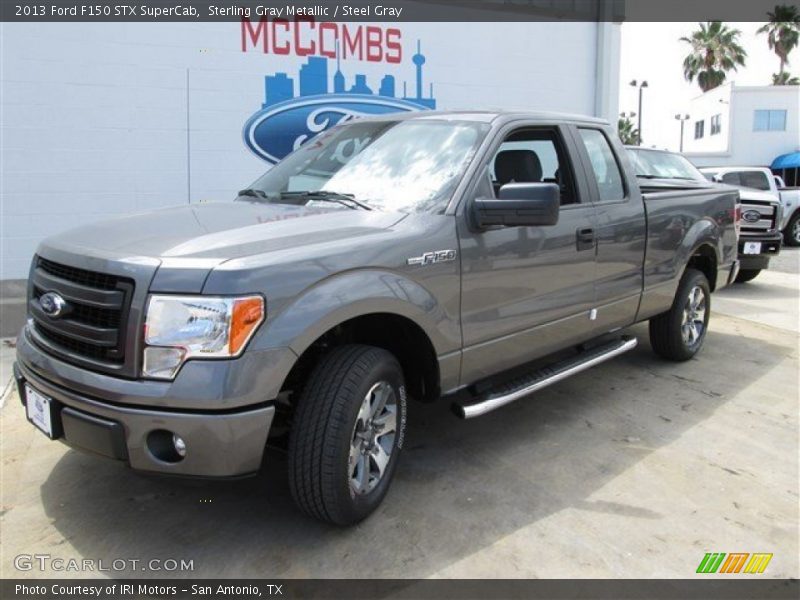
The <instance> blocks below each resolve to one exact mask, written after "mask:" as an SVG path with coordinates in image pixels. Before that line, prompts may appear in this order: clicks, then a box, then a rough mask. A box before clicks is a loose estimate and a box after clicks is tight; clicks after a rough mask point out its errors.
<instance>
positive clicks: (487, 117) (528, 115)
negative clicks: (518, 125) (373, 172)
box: [359, 110, 608, 125]
mask: <svg viewBox="0 0 800 600" xmlns="http://www.w3.org/2000/svg"><path fill="white" fill-rule="evenodd" d="M412 119H413V120H448V121H474V122H478V123H495V122H503V123H504V122H508V121H518V120H526V121H542V122H553V121H561V122H569V123H592V124H599V125H608V121H605V120H603V119H598V118H597V117H588V116H585V115H576V114H569V113H559V112H533V111H532V112H527V111H490V110H463V111H460V110H447V111H445V110H423V111H413V112H403V113H390V114H386V115H377V116H370V117H363V118H360V119H359V120H360V121H361V120H363V121H409V120H412Z"/></svg>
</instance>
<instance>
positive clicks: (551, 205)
mask: <svg viewBox="0 0 800 600" xmlns="http://www.w3.org/2000/svg"><path fill="white" fill-rule="evenodd" d="M498 195H499V198H498V199H497V200H495V199H491V200H487V199H478V200H475V202H474V203H473V214H474V217H475V223H476V225H477V226H478V227H480V228H484V227H491V226H493V225H501V226H504V227H535V226H546V225H555V224H556V223H558V210H559V203H560V201H561V198H560V195H561V194H560V191H559V188H558V185H556V184H555V183H507V184H506V185H504V186H503V187H501V188H500V193H499V194H498Z"/></svg>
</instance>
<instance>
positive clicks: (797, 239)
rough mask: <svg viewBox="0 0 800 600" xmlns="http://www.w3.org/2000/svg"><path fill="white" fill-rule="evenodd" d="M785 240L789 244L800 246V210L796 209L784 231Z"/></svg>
mask: <svg viewBox="0 0 800 600" xmlns="http://www.w3.org/2000/svg"><path fill="white" fill-rule="evenodd" d="M783 241H784V242H786V245H787V246H800V210H798V211H796V212H795V213H794V215H792V218H791V219H789V224H788V225H786V229H784V231H783Z"/></svg>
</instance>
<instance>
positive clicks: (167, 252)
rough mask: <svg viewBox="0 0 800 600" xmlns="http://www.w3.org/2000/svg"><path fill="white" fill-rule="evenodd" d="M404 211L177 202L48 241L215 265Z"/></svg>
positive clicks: (354, 230)
mask: <svg viewBox="0 0 800 600" xmlns="http://www.w3.org/2000/svg"><path fill="white" fill-rule="evenodd" d="M404 216H405V215H403V214H400V213H386V212H380V211H376V210H374V211H366V210H353V209H350V208H344V207H342V208H337V207H335V205H331V206H330V207H328V206H325V207H316V206H315V207H307V206H295V205H289V204H268V203H262V202H246V201H236V202H220V203H208V204H192V205H186V206H177V207H172V208H166V209H163V210H157V211H152V212H148V213H142V214H136V215H130V216H126V217H119V218H114V219H110V220H107V221H100V222H98V223H94V224H92V225H87V226H83V227H79V228H77V229H71V230H69V231H67V232H65V233H63V234H60V235H57V236H55V237H52V238H49V239H48V240H47V241H46V245H47V246H49V247H51V248H55V249H59V250H65V251H69V252H77V253H81V254H88V255H92V254H100V255H103V256H104V257H106V258H108V257H113V256H119V257H120V258H122V257H124V258H130V257H147V258H156V259H162V262H163V261H166V262H171V263H175V262H180V259H205V260H203V261H202V262H203V263H205V264H207V265H209V264H213V263H217V264H219V263H221V262H224V261H226V260H230V259H233V258H239V257H242V256H252V255H254V254H260V253H264V252H269V251H270V250H278V249H280V250H287V249H290V248H292V247H296V246H301V245H309V244H314V243H316V242H331V241H336V240H341V239H345V238H356V237H359V236H363V235H367V234H374V233H376V232H378V231H380V230H383V229H386V228H388V227H391V226H392V225H393V224H395V223H397V222H398V221H400V220H401V219H402V218H403V217H404Z"/></svg>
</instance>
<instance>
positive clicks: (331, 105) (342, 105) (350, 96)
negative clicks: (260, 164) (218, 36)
mask: <svg viewBox="0 0 800 600" xmlns="http://www.w3.org/2000/svg"><path fill="white" fill-rule="evenodd" d="M412 61H413V63H414V65H415V68H416V90H415V91H416V95H415V96H411V97H409V96H407V95H406V94H405V93H404V94H403V97H400V98H398V97H395V77H394V75H391V74H387V75H384V77H383V78H382V79H381V81H380V87H379V89H378V90H377V92H373V90H372V88H371V87H370V86H369V84H368V82H367V77H366V75H363V74H356V75H355V77H354V81H353V83H352V85H351V86H350V87H349V88H348V87H347V78H346V77H345V75H344V74H343V73H342V71H341V64H340V62H339V61H338V60H337V63H336V64H337V66H336V73H335V74H334V76H333V92H332V93H330V92H329V91H328V59H327V58H324V57H319V56H312V57H310V58H309V59H308V60H307V62H306V63H305V64H304V65H302V66H301V67H300V71H299V75H298V78H299V80H300V81H299V88H300V95H299V96H297V97H295V95H294V80H293V79H292V78H290V77H289V76H288V74H287V73H275V74H274V75H268V76H267V77H266V78H265V86H264V87H265V91H266V98H265V101H264V103H263V104H262V106H261V109H260V110H259V111H258V112H256V113H255V114H254V115H253V116H251V117H250V118H249V119H248V120H247V122H246V123H245V125H244V131H243V135H244V142H245V144H246V145H247V147H248V148H250V150H252V151H253V152H254V153H255V154H256V155H257V156H260V157H261V158H263V159H264V160H266V161H267V162H269V163H271V164H275V163H276V162H278V161H279V160H281V159H282V158H283V157H285V156H286V155H287V154H289V153H291V152H293V151H294V150H296V149H297V148H299V147H300V146H302V145H303V144H304V143H306V142H307V141H308V140H310V139H312V138H313V137H314V136H316V135H317V134H319V133H322V132H323V131H325V130H326V129H329V128H331V127H333V126H334V125H337V124H338V123H342V122H344V121H349V120H350V119H353V118H357V117H361V116H370V115H382V114H387V113H395V112H408V111H417V110H428V109H434V108H436V100H435V99H434V98H433V86H431V87H430V92H429V95H428V97H423V95H422V87H423V84H422V81H423V79H422V66H423V65H424V64H425V57H424V56H423V55H422V54H421V52H420V45H419V43H417V53H416V54H415V55H414V56H413V57H412ZM403 88H404V92H405V89H406V85H405V84H404V85H403Z"/></svg>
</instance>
